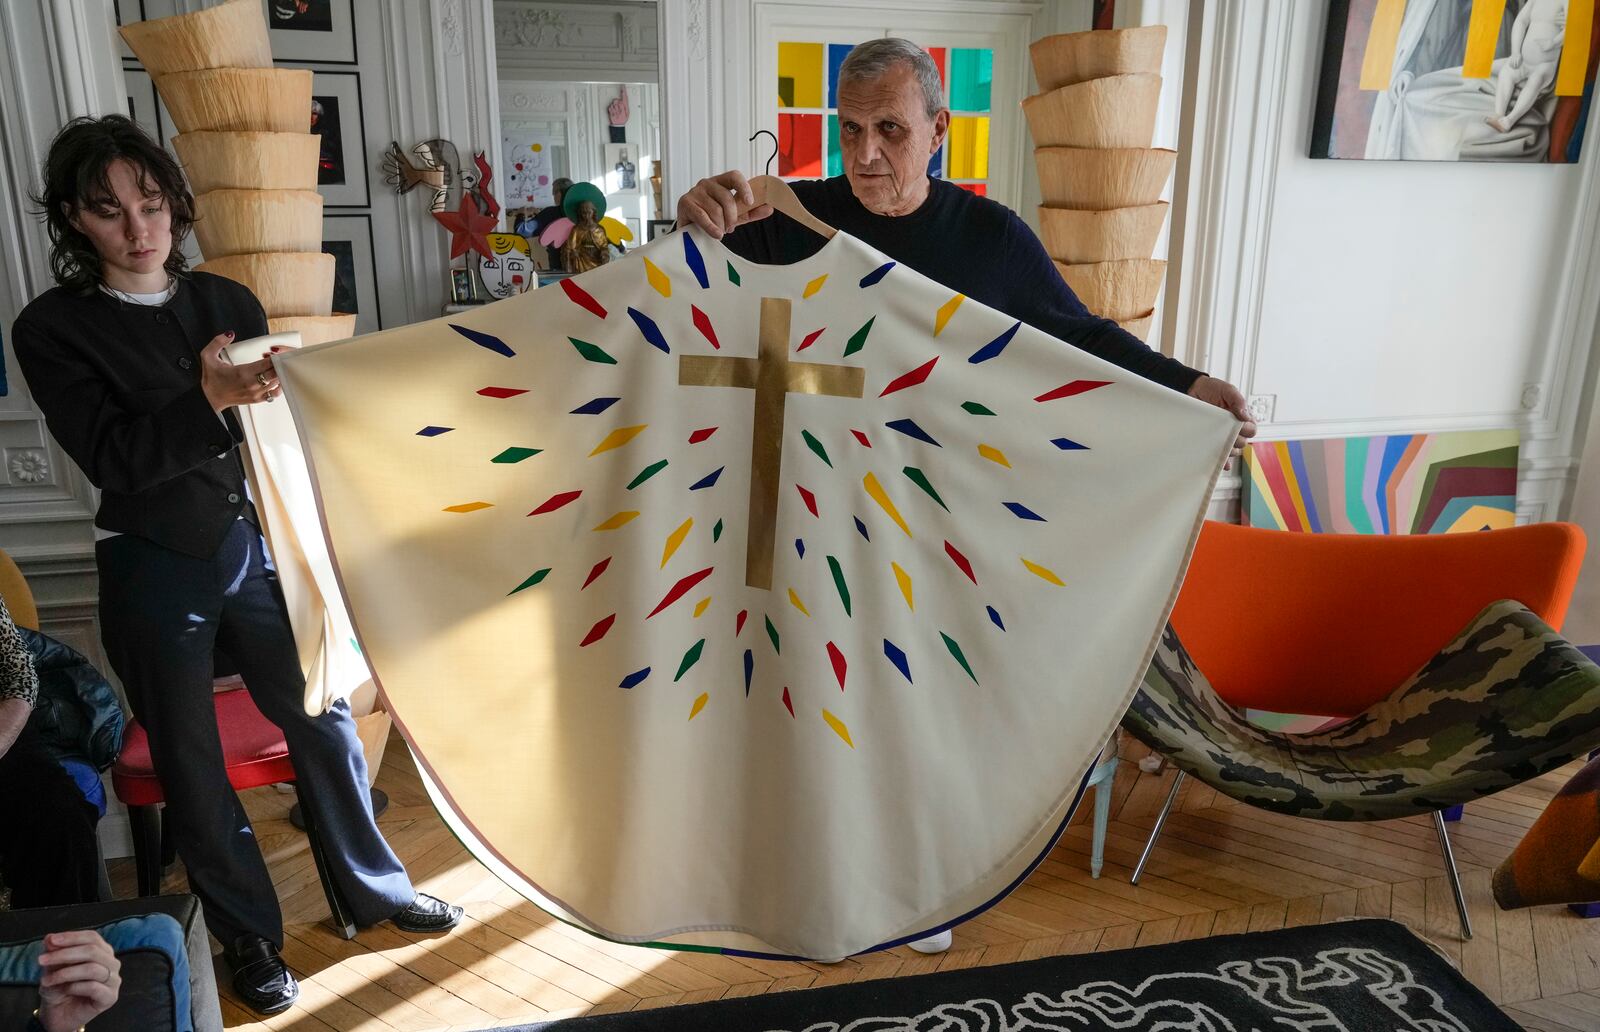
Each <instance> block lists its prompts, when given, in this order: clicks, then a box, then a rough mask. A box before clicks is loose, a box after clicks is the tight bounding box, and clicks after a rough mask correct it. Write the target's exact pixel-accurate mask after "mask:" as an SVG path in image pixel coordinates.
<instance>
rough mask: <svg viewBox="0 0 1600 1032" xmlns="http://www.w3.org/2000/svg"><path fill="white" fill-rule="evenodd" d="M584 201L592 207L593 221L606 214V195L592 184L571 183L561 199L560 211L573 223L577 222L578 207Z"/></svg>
mask: <svg viewBox="0 0 1600 1032" xmlns="http://www.w3.org/2000/svg"><path fill="white" fill-rule="evenodd" d="M584 201H588V202H589V203H591V204H593V205H594V217H595V221H596V222H598V221H600V218H601V217H602V216H603V215H605V213H606V195H605V194H603V193H601V192H600V188H599V187H598V186H595V185H594V184H593V183H573V184H572V185H571V186H569V187H567V192H566V194H565V195H564V196H563V197H562V198H561V211H562V213H563V214H565V215H566V216H567V218H569V219H571V220H572V221H573V222H577V221H578V205H580V204H582V203H583V202H584Z"/></svg>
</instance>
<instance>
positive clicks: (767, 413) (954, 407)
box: [281, 230, 1235, 959]
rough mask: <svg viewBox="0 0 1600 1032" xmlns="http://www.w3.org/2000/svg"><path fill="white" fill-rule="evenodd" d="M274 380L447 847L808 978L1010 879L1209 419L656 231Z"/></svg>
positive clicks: (1202, 471) (1019, 331)
mask: <svg viewBox="0 0 1600 1032" xmlns="http://www.w3.org/2000/svg"><path fill="white" fill-rule="evenodd" d="M281 363H282V368H281V374H282V379H283V383H284V384H285V388H286V395H287V396H288V397H289V398H290V399H291V404H292V406H293V411H294V413H295V417H296V419H297V420H298V423H299V428H300V432H301V435H302V439H303V441H304V442H305V447H306V457H307V459H308V462H309V464H310V467H311V469H312V471H313V474H314V477H315V481H316V484H317V490H318V498H319V504H320V506H321V512H322V517H323V521H324V525H325V528H326V531H327V536H328V540H329V543H330V547H331V549H332V554H333V556H334V560H335V563H336V565H337V568H338V571H339V576H340V583H341V586H342V588H343V591H344V594H345V597H346V600H347V602H348V604H349V610H350V613H351V616H352V619H353V621H354V624H355V627H356V632H357V634H358V636H359V639H360V643H361V646H362V649H363V652H364V654H365V655H366V657H367V658H368V660H369V661H370V663H371V666H372V669H373V672H374V674H375V676H376V678H377V681H378V683H379V684H380V685H381V687H382V690H383V693H384V697H385V700H386V704H387V708H388V710H389V711H390V713H391V714H392V715H393V716H394V719H395V722H396V724H397V725H398V726H399V727H400V728H401V730H402V733H403V734H404V735H405V736H406V738H407V741H408V743H409V744H410V745H411V747H412V749H413V751H414V753H415V755H416V757H417V759H418V766H419V769H420V770H421V771H422V772H423V775H424V778H425V780H426V781H427V782H428V783H429V785H430V787H431V790H432V791H433V793H434V797H435V799H436V801H437V802H438V804H439V807H440V810H441V812H442V813H444V814H445V817H446V820H447V821H449V822H450V823H451V826H452V827H453V828H454V829H455V831H456V832H457V833H458V834H459V835H460V836H461V837H462V838H463V840H464V841H465V842H466V843H468V845H469V847H470V848H471V849H472V850H473V852H474V854H475V855H476V856H477V857H478V858H479V859H481V860H482V861H483V862H484V863H486V864H488V865H489V866H491V868H493V869H494V870H495V871H496V872H497V873H498V874H500V876H501V877H503V878H505V879H506V880H507V881H508V883H510V884H512V885H515V886H517V887H518V888H519V890H520V891H522V892H523V893H524V894H525V895H527V896H528V898H530V899H532V900H535V901H536V902H538V903H539V905H540V906H543V907H545V908H546V909H548V910H550V911H551V912H552V913H555V914H557V915H559V916H561V917H563V918H564V919H566V920H569V921H572V922H574V923H576V924H578V925H580V926H582V927H584V928H586V929H589V930H590V931H592V932H594V933H596V934H598V935H603V936H607V937H610V938H613V939H618V940H623V941H629V942H652V943H658V944H664V945H672V946H677V947H684V948H697V949H719V950H730V951H745V952H750V953H758V954H766V955H797V956H806V957H815V958H824V959H835V958H839V957H843V956H846V955H848V954H851V953H855V952H858V951H861V950H866V949H869V948H872V947H874V946H877V945H880V944H883V943H886V942H892V941H896V940H899V939H904V938H908V937H916V936H918V935H921V934H924V933H926V932H927V931H929V930H932V929H934V928H936V927H938V926H940V925H942V924H945V923H948V922H950V921H954V920H956V919H958V918H961V917H962V916H963V915H968V914H970V913H972V912H975V911H977V910H980V909H982V908H983V907H985V906H987V905H989V904H990V903H992V902H994V901H995V900H997V899H999V898H1000V897H1002V896H1003V895H1004V894H1005V893H1006V892H1007V891H1009V889H1010V888H1011V887H1013V886H1014V885H1015V884H1016V883H1017V881H1018V879H1020V878H1021V877H1022V876H1023V875H1024V874H1025V873H1026V872H1027V871H1028V870H1029V869H1030V868H1031V867H1032V865H1033V864H1034V863H1036V862H1037V861H1038V860H1039V859H1040V858H1041V857H1042V855H1043V854H1044V852H1045V851H1046V850H1047V849H1048V847H1049V845H1050V844H1051V843H1052V842H1053V840H1054V838H1055V836H1056V835H1058V834H1059V832H1060V830H1061V829H1062V827H1063V826H1064V822H1065V820H1066V819H1067V818H1068V817H1069V816H1070V813H1071V811H1072V808H1073V806H1074V805H1075V802H1076V800H1077V799H1078V797H1079V795H1080V793H1081V790H1082V784H1083V779H1084V777H1085V775H1086V773H1087V771H1088V768H1089V766H1090V764H1091V763H1092V762H1093V760H1094V759H1095V757H1096V755H1097V753H1098V751H1099V749H1100V747H1101V745H1102V744H1103V743H1104V741H1105V739H1106V737H1107V735H1108V734H1109V733H1110V731H1111V730H1112V728H1113V727H1114V726H1115V725H1116V723H1117V721H1118V719H1119V718H1120V716H1121V714H1122V713H1123V711H1124V710H1125V708H1126V706H1127V703H1128V700H1129V698H1130V697H1131V695H1132V692H1133V690H1134V687H1135V686H1136V685H1137V683H1138V682H1139V680H1140V679H1141V677H1142V675H1143V673H1144V670H1145V668H1146V666H1147V665H1148V662H1149V657H1150V654H1151V650H1152V649H1153V647H1154V643H1155V641H1156V639H1157V636H1158V634H1159V632H1160V631H1161V629H1162V627H1163V625H1164V623H1165V620H1166V616H1167V611H1168V608H1169V606H1170V603H1171V600H1172V598H1173V597H1174V594H1175V587H1176V584H1177V582H1178V579H1179V577H1180V575H1181V571H1182V570H1183V568H1184V564H1185V562H1186V561H1187V556H1188V552H1189V549H1190V548H1191V547H1192V544H1193V540H1194V537H1195V535H1196V534H1197V532H1198V528H1199V526H1200V523H1201V520H1202V517H1203V514H1204V511H1205V508H1206V504H1207V501H1208V499H1209V496H1210V491H1211V488H1212V486H1213V484H1214V482H1215V479H1216V476H1217V475H1218V473H1219V471H1220V468H1221V465H1222V462H1223V460H1224V458H1225V457H1226V454H1227V451H1228V448H1229V445H1230V443H1231V441H1232V439H1233V434H1234V426H1235V424H1234V422H1233V420H1232V419H1231V417H1229V416H1227V414H1226V413H1224V412H1222V411H1221V410H1219V409H1216V408H1213V407H1211V406H1207V405H1204V404H1201V403H1200V402H1198V401H1195V400H1193V399H1191V398H1188V397H1185V396H1183V395H1181V394H1178V393H1177V392H1174V391H1170V390H1167V389H1165V388H1162V387H1159V386H1156V385H1154V384H1152V383H1149V382H1147V381H1144V380H1142V379H1140V378H1138V377H1137V376H1133V375H1131V374H1128V373H1126V372H1125V371H1123V370H1121V369H1118V368H1116V367H1114V366H1111V365H1109V364H1107V363H1105V362H1102V361H1101V360H1099V359H1096V358H1094V357H1092V356H1090V355H1088V354H1086V353H1084V352H1081V351H1078V350H1076V349H1074V348H1072V347H1070V346H1069V345H1067V344H1064V343H1062V342H1061V341H1059V340H1056V339H1054V338H1051V337H1049V336H1047V335H1046V334H1044V333H1041V332H1040V331H1038V330H1035V329H1033V328H1032V327H1029V326H1025V325H1022V324H1020V323H1018V322H1016V321H1015V320H1013V319H1011V318H1009V317H1007V316H1005V315H1002V314H1001V313H999V312H996V311H993V310H991V309H989V308H986V307H985V306H983V305H982V304H980V303H978V302H976V301H973V300H970V299H968V298H965V297H963V296H961V295H959V294H952V293H951V292H950V291H949V290H948V289H946V288H943V287H941V286H939V285H938V284H936V283H934V282H932V281H931V280H928V279H925V278H923V277H922V276H920V275H918V274H917V273H915V272H913V271H911V270H910V269H908V268H906V267H904V266H902V265H898V264H896V263H895V262H893V261H891V260H889V259H888V258H886V257H884V256H883V255H882V254H880V253H878V252H876V251H874V250H872V249H871V248H869V247H867V246H866V245H865V244H862V243H861V242H859V241H857V240H855V239H853V238H851V237H849V236H847V235H845V234H842V233H841V234H839V235H837V236H836V237H834V238H833V239H832V240H831V241H829V242H828V243H827V244H826V245H825V246H824V247H823V248H822V249H821V251H819V252H818V253H817V254H815V255H813V256H812V257H810V258H808V259H806V260H804V261H802V262H800V263H798V264H796V265H791V266H783V267H778V266H763V265H756V264H752V263H749V262H746V261H744V260H743V259H740V258H738V257H736V256H734V255H733V254H732V253H731V252H729V251H727V250H726V249H725V248H723V247H722V245H721V244H719V243H717V242H715V241H713V240H711V239H709V238H707V237H705V236H703V235H701V234H700V233H699V231H698V230H689V231H685V232H677V233H672V234H668V235H665V236H661V237H658V238H657V239H656V240H655V241H653V242H651V243H649V244H647V245H645V246H644V247H642V248H639V249H637V250H634V251H631V252H630V253H629V254H628V256H627V257H626V258H623V259H620V260H617V261H614V262H612V263H611V264H609V265H606V266H604V267H602V268H600V269H596V270H594V271H592V272H589V273H585V274H584V275H582V276H579V277H575V278H571V279H567V280H563V281H561V282H560V284H559V285H553V286H550V287H546V288H543V289H540V290H537V291H533V292H531V293H528V294H524V295H520V296H517V297H513V298H510V299H508V300H506V301H502V302H498V303H495V304H492V305H488V306H484V307H483V308H481V309H479V310H476V311H473V312H470V313H462V314H460V315H457V316H450V317H448V318H447V319H444V320H437V321H433V322H427V323H421V324H417V325H413V326H407V327H404V328H401V329H396V330H392V331H387V332H384V333H379V334H374V335H371V336H368V337H359V338H356V339H354V340H350V341H346V342H341V343H338V344H334V345H328V346H324V347H319V348H311V349H306V350H304V351H301V352H298V353H296V354H293V355H290V356H287V357H285V358H283V359H282V360H281ZM913 855H914V856H916V857H917V858H919V859H918V860H917V863H916V864H915V865H912V866H911V867H909V868H908V866H907V857H908V856H913Z"/></svg>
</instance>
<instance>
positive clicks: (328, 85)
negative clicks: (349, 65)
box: [310, 72, 370, 208]
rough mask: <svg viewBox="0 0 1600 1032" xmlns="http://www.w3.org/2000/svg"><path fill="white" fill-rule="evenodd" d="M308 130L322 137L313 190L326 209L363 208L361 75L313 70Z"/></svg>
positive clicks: (364, 170)
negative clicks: (314, 189) (309, 125)
mask: <svg viewBox="0 0 1600 1032" xmlns="http://www.w3.org/2000/svg"><path fill="white" fill-rule="evenodd" d="M310 117H311V131H312V132H313V133H316V134H317V135H318V136H320V137H322V148H321V150H320V152H319V153H318V155H317V190H318V192H319V193H321V194H322V203H323V204H324V205H325V206H326V207H329V208H365V207H366V206H367V205H368V204H369V203H370V197H369V195H368V193H367V145H366V126H365V125H364V124H363V122H362V118H361V76H359V75H357V74H356V73H355V72H317V73H316V75H315V77H314V78H313V79H312V82H311V115H310Z"/></svg>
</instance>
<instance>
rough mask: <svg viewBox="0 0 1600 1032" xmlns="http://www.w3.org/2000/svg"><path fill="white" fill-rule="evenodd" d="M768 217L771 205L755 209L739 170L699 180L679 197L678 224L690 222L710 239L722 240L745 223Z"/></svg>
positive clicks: (683, 224)
mask: <svg viewBox="0 0 1600 1032" xmlns="http://www.w3.org/2000/svg"><path fill="white" fill-rule="evenodd" d="M771 214H772V205H770V204H762V205H759V206H758V205H757V204H756V197H755V194H754V193H752V192H751V190H750V183H749V181H748V180H747V179H745V177H744V173H742V172H738V171H734V172H724V173H722V175H720V176H712V177H711V178H710V179H702V180H700V182H698V183H696V184H694V189H692V190H690V191H689V192H688V193H686V194H684V195H683V196H682V197H680V198H678V225H679V226H686V225H689V224H691V223H692V224H694V225H696V226H699V227H700V228H701V229H703V230H705V232H706V235H707V236H709V237H711V239H713V240H721V239H722V238H723V237H724V236H726V235H727V234H729V233H732V232H733V231H734V230H736V229H738V228H739V227H740V226H742V225H744V224H745V223H747V222H759V221H761V220H762V219H764V218H766V217H767V216H768V215H771Z"/></svg>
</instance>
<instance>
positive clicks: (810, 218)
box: [749, 129, 839, 240]
mask: <svg viewBox="0 0 1600 1032" xmlns="http://www.w3.org/2000/svg"><path fill="white" fill-rule="evenodd" d="M761 135H766V136H771V137H772V154H771V155H770V156H768V158H767V171H768V172H771V171H772V160H773V158H776V157H777V156H778V137H777V136H775V135H774V134H773V132H772V130H770V129H761V130H759V131H757V132H756V134H755V136H752V137H750V141H749V142H754V141H755V138H756V136H761ZM750 192H751V193H752V194H753V195H754V196H755V199H756V205H757V206H758V207H759V206H760V205H763V204H770V205H772V208H773V210H774V211H781V212H783V213H784V214H785V215H787V216H789V217H790V218H791V219H794V220H795V221H796V222H798V223H800V225H802V226H804V227H806V228H807V229H809V230H811V232H813V233H815V234H817V235H818V236H820V237H822V238H823V239H824V240H832V239H833V238H834V237H835V236H837V235H838V234H839V231H838V230H837V229H834V228H833V227H832V226H830V225H828V224H827V223H826V222H823V221H822V220H821V219H819V218H817V217H816V216H815V215H813V214H811V213H810V212H809V211H807V210H806V206H805V205H803V204H801V203H800V198H798V197H796V196H795V195H794V191H793V190H792V189H790V188H789V184H788V183H785V182H784V181H783V180H781V179H779V178H778V177H777V176H773V175H759V176H756V177H755V178H753V179H751V180H750Z"/></svg>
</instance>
